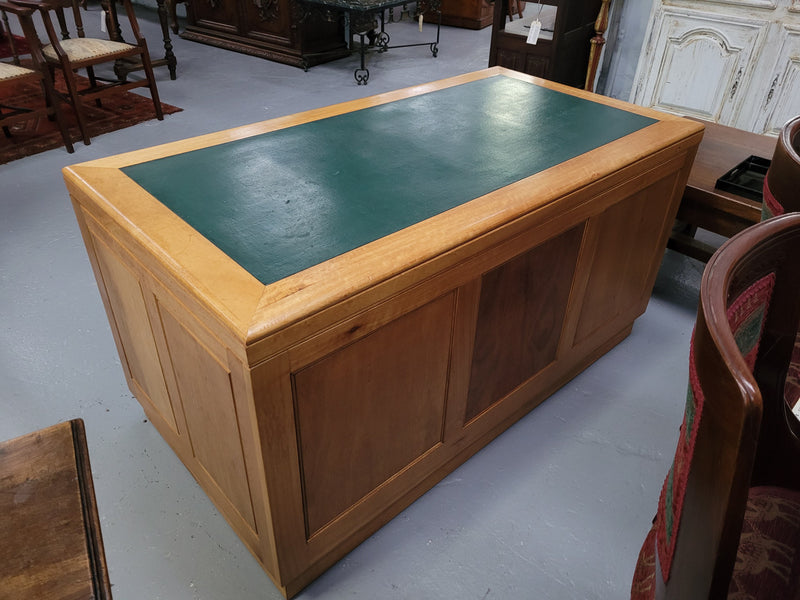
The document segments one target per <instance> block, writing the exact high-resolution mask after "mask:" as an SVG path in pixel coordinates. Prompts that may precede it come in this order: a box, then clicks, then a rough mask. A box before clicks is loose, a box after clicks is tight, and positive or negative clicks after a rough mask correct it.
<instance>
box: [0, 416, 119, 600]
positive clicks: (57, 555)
mask: <svg viewBox="0 0 800 600" xmlns="http://www.w3.org/2000/svg"><path fill="white" fill-rule="evenodd" d="M0 535H1V536H2V539H3V543H2V544H0V597H3V598H9V599H10V598H20V599H22V598H50V599H52V600H74V599H76V598H80V599H86V600H88V599H90V598H91V599H95V600H105V599H108V600H110V598H111V585H110V583H109V580H108V572H107V569H106V559H105V554H104V552H103V537H102V534H101V532H100V519H99V518H98V515H97V504H96V502H95V496H94V487H93V485H92V471H91V468H90V465H89V452H88V450H87V449H86V434H85V431H84V426H83V421H81V420H80V419H75V420H73V421H68V422H66V423H61V424H59V425H54V426H52V427H48V428H46V429H42V430H39V431H35V432H33V433H30V434H28V435H24V436H22V437H18V438H16V439H13V440H8V441H5V442H2V443H0Z"/></svg>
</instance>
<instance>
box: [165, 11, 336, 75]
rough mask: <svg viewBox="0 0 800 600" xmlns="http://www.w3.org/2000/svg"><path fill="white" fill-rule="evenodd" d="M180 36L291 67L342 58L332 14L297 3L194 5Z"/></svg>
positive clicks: (334, 16) (308, 65)
mask: <svg viewBox="0 0 800 600" xmlns="http://www.w3.org/2000/svg"><path fill="white" fill-rule="evenodd" d="M186 22H187V24H186V29H185V30H184V31H183V33H181V37H183V38H186V39H189V40H194V41H196V42H202V43H205V44H210V45H212V46H219V47H220V48H225V49H227V50H235V51H237V52H243V53H245V54H252V55H254V56H259V57H261V58H266V59H269V60H274V61H276V62H281V63H285V64H290V65H293V66H296V67H303V68H307V67H310V66H313V65H315V64H319V63H323V62H326V61H330V60H334V59H336V58H341V57H343V56H347V55H348V54H349V53H350V50H349V49H348V48H347V43H346V38H345V33H344V24H343V23H344V22H343V20H342V19H341V18H339V15H338V14H331V13H329V12H326V11H325V10H323V9H320V8H314V7H310V6H309V5H307V4H304V3H303V2H302V1H301V0H255V1H253V0H197V1H194V0H193V1H192V2H188V3H187V5H186Z"/></svg>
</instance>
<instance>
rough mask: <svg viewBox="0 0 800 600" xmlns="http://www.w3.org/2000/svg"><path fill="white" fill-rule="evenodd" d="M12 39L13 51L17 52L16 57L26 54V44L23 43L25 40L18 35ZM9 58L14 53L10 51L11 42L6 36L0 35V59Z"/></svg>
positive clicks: (4, 34)
mask: <svg viewBox="0 0 800 600" xmlns="http://www.w3.org/2000/svg"><path fill="white" fill-rule="evenodd" d="M0 29H1V28H0ZM13 37H14V49H15V50H16V51H17V56H19V55H20V54H27V53H28V42H26V41H25V38H24V37H22V36H19V35H15V36H13ZM11 56H14V52H13V51H12V49H11V40H10V39H9V38H8V34H6V33H0V58H9V57H11Z"/></svg>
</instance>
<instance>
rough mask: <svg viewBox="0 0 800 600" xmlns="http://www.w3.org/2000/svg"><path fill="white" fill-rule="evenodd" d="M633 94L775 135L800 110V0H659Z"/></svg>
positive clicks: (672, 109) (657, 104) (648, 102)
mask: <svg viewBox="0 0 800 600" xmlns="http://www.w3.org/2000/svg"><path fill="white" fill-rule="evenodd" d="M631 100H632V101H633V102H635V103H637V104H640V105H643V106H649V107H653V108H657V109H660V110H664V111H667V112H672V113H675V114H680V115H686V116H694V117H699V118H701V119H705V120H708V121H713V122H716V123H721V124H723V125H730V126H733V127H738V128H740V129H746V130H748V131H756V132H758V133H769V134H772V135H776V134H777V132H778V131H779V130H780V128H781V126H782V125H783V124H784V123H785V122H786V121H788V120H789V119H790V118H791V117H794V116H796V115H798V114H800V0H695V1H688V0H657V1H656V2H655V4H654V6H653V11H652V14H651V18H650V22H649V25H648V32H647V34H646V36H645V44H644V46H643V49H642V54H641V56H640V58H639V65H638V68H637V73H636V80H635V83H634V87H633V90H632V97H631Z"/></svg>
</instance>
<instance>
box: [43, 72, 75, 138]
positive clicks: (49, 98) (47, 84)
mask: <svg viewBox="0 0 800 600" xmlns="http://www.w3.org/2000/svg"><path fill="white" fill-rule="evenodd" d="M42 91H43V92H44V100H45V102H46V103H47V106H48V108H49V109H50V110H51V111H52V113H53V114H52V116H53V118H55V120H56V124H57V125H58V129H59V131H60V132H61V139H62V140H64V146H65V147H66V149H67V152H69V153H70V154H72V153H73V152H75V148H74V147H73V145H72V138H71V137H70V135H69V130H68V129H67V126H66V124H65V123H64V115H63V113H62V112H61V101H60V100H59V99H58V97H57V96H56V93H55V90H54V89H53V84H52V82H51V81H48V80H47V79H46V78H43V79H42Z"/></svg>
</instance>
